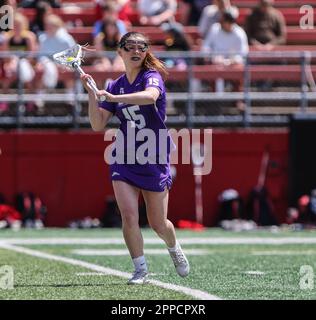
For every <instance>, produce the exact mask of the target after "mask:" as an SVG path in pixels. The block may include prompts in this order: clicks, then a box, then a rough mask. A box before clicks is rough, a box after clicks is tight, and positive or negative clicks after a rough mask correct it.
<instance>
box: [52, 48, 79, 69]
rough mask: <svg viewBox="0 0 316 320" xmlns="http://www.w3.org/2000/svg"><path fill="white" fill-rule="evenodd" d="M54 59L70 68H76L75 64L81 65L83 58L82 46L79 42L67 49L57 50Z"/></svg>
mask: <svg viewBox="0 0 316 320" xmlns="http://www.w3.org/2000/svg"><path fill="white" fill-rule="evenodd" d="M53 59H54V61H56V62H57V63H58V64H61V65H64V66H66V67H69V68H74V67H75V66H80V65H81V61H82V59H83V50H82V46H81V45H79V44H76V45H74V46H73V47H71V48H69V49H66V50H64V51H61V52H57V53H55V54H54V55H53Z"/></svg>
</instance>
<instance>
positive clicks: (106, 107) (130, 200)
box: [81, 32, 190, 284]
mask: <svg viewBox="0 0 316 320" xmlns="http://www.w3.org/2000/svg"><path fill="white" fill-rule="evenodd" d="M118 54H119V55H120V56H121V57H122V59H123V61H124V65H125V69H126V73H125V74H124V75H122V76H121V77H119V78H118V79H117V80H115V81H113V82H112V83H110V84H109V85H108V87H107V90H106V91H105V90H100V91H99V92H98V93H97V94H95V93H94V92H93V90H92V88H91V87H90V86H89V83H88V79H89V78H91V77H90V76H89V75H84V76H82V77H81V79H82V82H83V84H84V86H85V88H86V90H87V91H88V94H89V117H90V122H91V126H92V128H93V129H94V130H97V131H99V130H100V131H101V130H104V128H105V126H106V124H107V122H108V120H109V119H110V118H111V116H112V115H113V114H115V115H116V116H117V117H118V118H119V119H120V122H121V125H120V131H121V132H122V135H123V136H124V138H125V140H124V141H125V143H124V152H125V156H124V163H123V164H119V163H114V164H111V166H110V173H111V177H112V183H113V189H114V194H115V197H116V200H117V203H118V206H119V209H120V212H121V215H122V222H123V235H124V239H125V242H126V245H127V247H128V250H129V252H130V255H131V257H132V260H133V263H134V266H135V272H134V273H133V276H132V278H131V279H129V281H128V284H143V283H145V282H147V277H148V269H147V264H146V259H145V257H144V248H143V246H144V244H143V238H142V234H141V231H140V228H139V223H138V220H139V214H138V197H139V194H140V192H141V193H142V195H143V197H144V200H145V204H146V211H147V217H148V222H149V224H150V226H151V227H152V228H153V229H154V231H155V232H156V233H157V234H158V235H159V237H161V238H162V239H163V240H164V241H165V243H166V245H167V247H168V250H169V253H170V256H171V258H172V260H173V262H174V265H175V267H176V271H177V273H178V274H179V275H180V276H182V277H185V276H187V275H188V273H189V269H190V267H189V263H188V260H187V259H186V257H185V255H184V253H183V251H182V249H181V247H180V244H179V243H178V242H177V240H176V236H175V229H174V226H173V224H172V223H171V221H169V220H168V219H167V208H168V194H169V192H168V190H169V189H170V187H171V176H170V166H169V152H170V144H171V143H170V139H168V138H167V141H168V143H167V145H168V147H167V148H165V149H166V152H165V154H163V152H160V153H156V154H155V155H154V156H152V158H151V161H149V163H145V164H144V163H143V162H142V161H141V159H140V157H139V156H138V155H139V153H138V152H137V151H138V150H137V149H138V147H140V146H141V145H142V143H143V144H144V143H146V141H145V142H139V141H137V139H135V136H134V135H133V136H132V138H131V134H130V133H131V132H132V131H131V130H132V129H134V130H135V135H136V136H137V134H138V133H140V131H141V130H145V129H146V131H143V132H146V133H148V130H149V131H150V130H151V132H153V133H154V139H155V141H150V142H149V144H154V143H156V146H157V145H158V144H159V143H162V142H161V141H160V139H158V136H159V133H160V132H161V131H162V132H167V128H166V126H165V124H164V120H165V115H166V93H165V87H164V82H163V80H162V76H161V75H163V76H164V75H166V71H165V68H164V65H163V64H162V63H161V62H160V61H159V60H158V59H157V58H156V57H155V56H154V55H153V54H152V53H151V52H150V51H149V45H148V39H147V38H146V37H145V36H144V35H143V34H141V33H137V32H129V33H127V34H125V35H124V36H123V37H122V38H121V40H120V42H119V46H118ZM100 96H104V97H105V99H106V100H105V101H104V102H101V103H98V100H97V98H98V97H100ZM162 136H163V135H162ZM133 137H134V138H133ZM117 138H118V135H117V136H116V141H115V143H116V144H117V143H118V139H117ZM128 139H129V140H128ZM131 139H132V140H135V141H132V142H134V143H135V149H136V151H135V150H131ZM126 141H128V142H127V143H126ZM147 142H148V141H147ZM117 150H118V148H117V149H116V151H117ZM133 151H134V152H133ZM156 151H157V150H156ZM117 153H118V151H117ZM135 154H136V156H135ZM127 158H128V159H129V160H131V158H133V160H135V163H131V161H126V159H127ZM159 160H165V161H159ZM161 162H162V163H161Z"/></svg>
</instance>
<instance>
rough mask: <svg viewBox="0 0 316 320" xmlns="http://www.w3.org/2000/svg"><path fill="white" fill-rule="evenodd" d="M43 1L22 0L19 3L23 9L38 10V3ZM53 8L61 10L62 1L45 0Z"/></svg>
mask: <svg viewBox="0 0 316 320" xmlns="http://www.w3.org/2000/svg"><path fill="white" fill-rule="evenodd" d="M40 1H42V0H22V1H21V2H20V3H19V7H22V8H36V7H37V3H38V2H40ZM45 2H47V3H48V4H49V5H50V6H51V7H52V8H60V7H61V4H60V3H61V1H59V0H45Z"/></svg>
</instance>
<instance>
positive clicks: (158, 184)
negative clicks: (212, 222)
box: [99, 70, 171, 191]
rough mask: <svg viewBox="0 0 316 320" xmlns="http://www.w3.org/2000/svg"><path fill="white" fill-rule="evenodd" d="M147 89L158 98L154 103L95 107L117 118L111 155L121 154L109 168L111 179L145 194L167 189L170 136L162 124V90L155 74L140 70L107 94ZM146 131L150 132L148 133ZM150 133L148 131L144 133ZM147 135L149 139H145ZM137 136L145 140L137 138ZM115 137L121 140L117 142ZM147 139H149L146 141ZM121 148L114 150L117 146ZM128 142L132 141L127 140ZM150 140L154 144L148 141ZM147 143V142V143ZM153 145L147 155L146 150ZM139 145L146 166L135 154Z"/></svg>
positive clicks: (112, 86) (109, 89) (122, 77)
mask: <svg viewBox="0 0 316 320" xmlns="http://www.w3.org/2000/svg"><path fill="white" fill-rule="evenodd" d="M148 87H155V88H157V89H158V90H159V92H160V95H159V97H158V99H157V101H156V103H155V104H151V105H141V106H139V105H131V104H125V103H111V102H107V101H104V102H101V103H100V104H99V106H100V107H101V108H104V109H106V110H108V111H110V112H112V113H113V114H114V115H116V116H117V117H118V118H119V119H120V122H121V124H120V128H119V131H120V133H121V134H120V135H118V134H117V136H116V141H115V147H116V150H115V152H114V153H115V155H116V156H117V155H118V154H119V153H120V152H122V151H123V161H122V162H117V163H114V164H111V165H110V172H111V177H112V180H123V181H125V182H127V183H130V184H132V185H135V186H137V187H138V188H140V189H145V190H149V191H163V190H164V189H165V188H166V187H167V188H170V187H171V175H170V164H169V153H170V142H171V140H170V137H169V135H168V131H167V128H166V125H165V123H164V121H165V117H166V90H165V86H164V82H163V80H162V78H161V75H160V74H159V72H157V71H155V70H141V71H140V72H139V73H138V75H137V77H136V79H135V80H134V82H133V83H129V81H128V79H127V77H126V75H125V74H124V75H122V76H121V77H119V78H118V79H117V80H115V81H112V82H111V83H110V84H109V85H108V87H107V91H108V92H110V93H112V94H114V95H119V94H128V93H134V92H138V91H143V90H145V89H146V88H148ZM148 129H150V130H148ZM148 131H150V132H148ZM149 133H150V134H151V137H149V136H150V135H149ZM141 135H145V136H146V137H145V138H144V139H143V140H141V139H138V137H140V136H141ZM119 137H122V138H120V139H119ZM136 137H137V138H136ZM150 138H151V140H150ZM122 139H123V145H124V146H123V147H122V148H118V144H119V143H120V144H122ZM131 139H132V141H131ZM152 139H154V141H153V140H152ZM148 141H150V142H151V143H148ZM146 142H147V146H151V147H152V145H154V143H152V142H155V145H154V146H153V148H151V151H153V150H154V152H151V153H150V152H149V151H148V148H146V147H144V146H145V145H146ZM142 146H143V151H144V153H143V154H144V155H145V158H146V159H147V160H148V161H147V163H144V162H143V161H141V160H140V159H139V157H138V155H139V154H140V153H138V151H139V150H140V148H142Z"/></svg>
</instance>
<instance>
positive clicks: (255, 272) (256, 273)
mask: <svg viewBox="0 0 316 320" xmlns="http://www.w3.org/2000/svg"><path fill="white" fill-rule="evenodd" d="M244 273H245V274H249V275H251V276H252V275H254V276H263V275H264V274H265V273H264V272H262V271H251V270H249V271H245V272H244Z"/></svg>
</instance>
